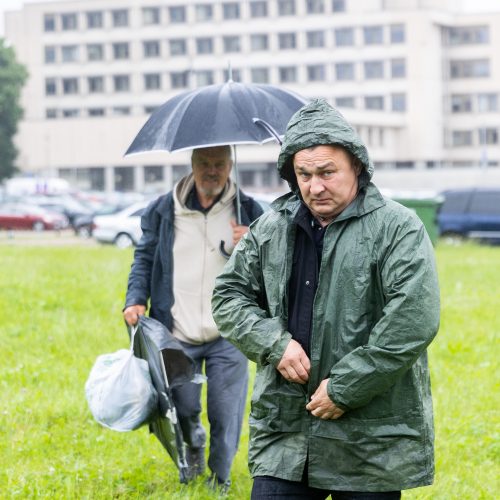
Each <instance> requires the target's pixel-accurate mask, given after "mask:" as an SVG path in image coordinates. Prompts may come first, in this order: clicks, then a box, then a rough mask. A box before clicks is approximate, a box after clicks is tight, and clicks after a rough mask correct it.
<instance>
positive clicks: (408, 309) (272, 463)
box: [212, 100, 439, 500]
mask: <svg viewBox="0 0 500 500" xmlns="http://www.w3.org/2000/svg"><path fill="white" fill-rule="evenodd" d="M278 169H279V172H280V175H281V176H282V177H283V178H284V179H286V180H287V181H288V183H289V185H290V187H291V190H292V192H291V193H289V194H287V195H285V196H283V197H281V198H279V199H278V200H276V201H275V202H274V203H273V209H272V210H271V211H268V212H266V213H265V214H264V215H263V216H261V217H260V219H259V220H258V221H257V222H256V223H254V224H253V225H252V226H251V227H250V231H249V233H247V235H246V236H245V237H244V238H243V239H242V240H241V241H240V243H239V244H238V246H237V247H236V249H235V251H234V252H233V254H232V256H231V258H230V260H229V261H228V263H227V264H226V266H225V268H224V271H223V272H222V274H221V275H220V276H219V278H218V279H217V282H216V286H215V289H214V295H213V300H212V304H213V312H214V319H215V321H216V323H217V325H218V327H219V330H220V332H221V334H222V336H223V337H226V338H227V339H228V340H230V341H231V342H232V343H233V344H234V345H236V346H237V347H238V348H239V349H240V350H241V351H242V352H243V353H244V354H245V355H246V356H247V357H248V358H249V359H251V360H253V361H255V362H256V363H257V374H256V378H255V386H254V391H253V396H252V409H251V414H250V419H249V422H250V444H249V466H250V472H251V474H252V477H253V478H254V484H253V489H252V499H274V498H326V497H327V496H328V495H330V494H331V495H332V498H333V499H342V500H346V499H350V500H351V499H352V500H354V499H357V500H360V499H368V498H370V499H393V498H400V496H401V490H404V489H408V488H414V487H417V486H424V485H428V484H431V483H432V481H433V475H434V452H433V441H434V431H433V422H432V420H433V417H432V400H431V392H430V380H429V370H428V366H427V355H426V348H427V346H428V345H429V343H430V342H431V341H432V339H433V338H434V336H435V335H436V332H437V330H438V325H439V288H438V281H437V273H436V267H435V262H434V252H433V248H432V245H431V243H430V240H429V238H428V236H427V233H426V231H425V228H424V226H423V224H422V223H421V221H420V220H419V219H418V217H417V216H416V215H415V214H414V213H412V212H411V211H410V210H408V209H406V208H405V207H403V206H401V205H399V204H398V203H396V202H394V201H391V200H388V199H385V198H384V197H383V196H382V195H381V194H380V192H379V191H378V189H377V188H376V187H375V185H374V184H373V183H372V182H371V180H370V179H371V177H372V174H373V165H372V163H371V161H370V159H369V156H368V152H367V150H366V147H365V145H364V144H363V143H362V141H361V140H360V138H359V137H358V136H357V134H356V133H355V131H354V129H353V128H352V127H351V126H350V125H349V124H348V123H347V122H346V121H345V119H344V118H343V117H342V115H340V113H338V112H337V111H336V110H335V109H333V108H332V107H331V106H329V105H328V104H327V103H326V102H325V101H322V100H316V101H313V102H311V103H310V104H308V105H306V106H305V107H303V108H302V109H301V110H299V111H298V112H297V113H296V114H295V115H294V116H293V117H292V119H291V120H290V122H289V124H288V128H287V131H286V134H285V138H284V142H283V146H282V148H281V153H280V156H279V159H278Z"/></svg>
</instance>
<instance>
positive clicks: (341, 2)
mask: <svg viewBox="0 0 500 500" xmlns="http://www.w3.org/2000/svg"><path fill="white" fill-rule="evenodd" d="M332 12H345V0H332Z"/></svg>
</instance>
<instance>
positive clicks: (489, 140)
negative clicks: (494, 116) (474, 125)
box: [479, 127, 498, 146]
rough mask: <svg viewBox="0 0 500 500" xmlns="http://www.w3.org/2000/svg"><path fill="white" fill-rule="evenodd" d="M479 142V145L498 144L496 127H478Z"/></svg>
mask: <svg viewBox="0 0 500 500" xmlns="http://www.w3.org/2000/svg"><path fill="white" fill-rule="evenodd" d="M479 144H481V146H486V145H488V144H489V145H492V144H498V129H496V128H493V127H484V128H480V129H479Z"/></svg>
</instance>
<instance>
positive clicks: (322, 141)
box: [278, 99, 374, 192]
mask: <svg viewBox="0 0 500 500" xmlns="http://www.w3.org/2000/svg"><path fill="white" fill-rule="evenodd" d="M319 145H336V146H342V147H343V148H345V149H346V150H347V151H348V152H349V153H351V154H352V155H353V156H354V157H355V158H357V159H358V160H359V161H360V162H361V164H362V166H363V170H362V172H361V174H360V175H359V187H360V188H362V187H364V186H366V185H367V184H368V183H369V182H370V179H371V178H372V175H373V170H374V167H373V163H372V162H371V160H370V157H369V155H368V150H367V149H366V146H365V145H364V143H363V141H362V140H361V138H360V137H359V136H358V134H357V133H356V131H355V130H354V128H353V127H352V126H351V125H349V123H347V121H346V119H345V118H344V117H343V116H342V115H341V114H340V113H339V112H338V111H337V110H336V109H335V108H333V107H332V106H330V105H329V104H328V103H327V102H326V101H325V100H324V99H315V100H314V101H312V102H310V103H309V104H307V105H305V106H304V107H302V108H301V109H299V110H298V111H297V112H296V113H295V114H294V115H293V116H292V118H290V121H289V122H288V126H287V129H286V132H285V137H284V139H283V144H282V146H281V151H280V155H279V157H278V172H279V174H280V176H281V177H282V178H283V179H285V180H286V181H287V182H288V184H289V186H290V189H291V190H292V191H294V192H297V191H298V185H297V180H296V178H295V173H294V170H293V156H294V155H295V153H297V152H298V151H301V150H302V149H306V148H310V147H313V146H319Z"/></svg>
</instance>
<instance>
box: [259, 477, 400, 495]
mask: <svg viewBox="0 0 500 500" xmlns="http://www.w3.org/2000/svg"><path fill="white" fill-rule="evenodd" d="M330 495H331V498H332V500H399V499H400V498H401V492H400V491H386V492H361V491H329V490H322V489H319V488H312V487H310V486H308V485H307V482H305V481H304V480H303V481H287V480H285V479H279V478H276V477H270V476H256V477H254V480H253V488H252V496H251V500H284V499H286V500H324V499H325V498H328V497H329V496H330Z"/></svg>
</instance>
